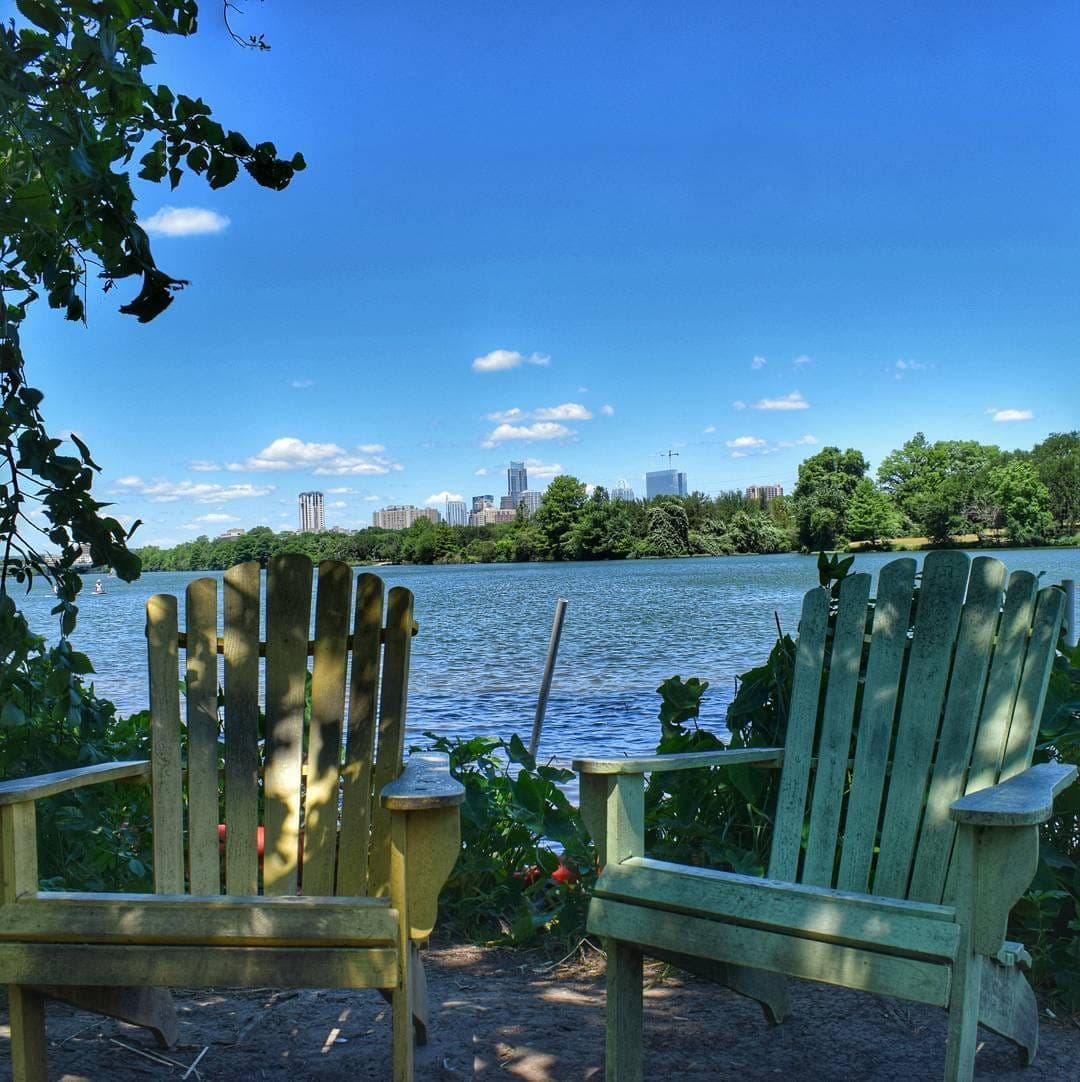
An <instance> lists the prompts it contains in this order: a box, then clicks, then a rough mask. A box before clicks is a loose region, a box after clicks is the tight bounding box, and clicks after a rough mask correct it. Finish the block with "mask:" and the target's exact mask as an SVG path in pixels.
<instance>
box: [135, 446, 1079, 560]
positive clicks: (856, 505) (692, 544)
mask: <svg viewBox="0 0 1080 1082" xmlns="http://www.w3.org/2000/svg"><path fill="white" fill-rule="evenodd" d="M1078 523H1080V432H1064V433H1055V434H1053V435H1051V436H1049V437H1047V439H1045V440H1043V441H1042V442H1041V443H1039V444H1036V445H1035V446H1034V447H1033V448H1032V449H1031V450H1030V451H1002V450H1001V449H1000V448H998V447H995V446H992V445H988V444H982V443H978V442H976V441H974V440H938V441H937V442H936V443H930V442H929V441H927V439H926V437H925V436H924V435H923V434H922V433H921V432H919V433H916V434H915V436H914V437H912V438H911V439H910V440H908V441H907V442H906V443H905V444H904V445H903V446H902V447H900V448H899V449H898V450H895V451H893V452H892V453H891V454H889V455H887V456H886V457H885V459H884V460H883V461H882V463H881V466H880V467H879V468H878V470H877V475H876V478H874V477H871V476H870V473H869V467H868V465H867V461H866V459H865V457H864V456H863V454H862V452H860V451H857V450H855V449H853V448H848V449H847V450H846V451H841V450H840V449H839V448H837V447H825V448H823V449H822V450H821V451H818V452H817V453H816V454H814V455H811V456H810V457H809V458H807V459H806V460H805V461H804V462H803V463H802V464H801V465H800V466H799V480H798V484H797V485H796V487H795V492H794V493H793V494H792V495H791V496H790V497H786V496H781V497H779V498H778V499H774V500H770V501H768V502H767V503H766V502H764V501H757V500H748V499H747V498H746V497H745V496H744V495H743V494H742V493H741V492H738V491H731V492H721V493H720V494H719V495H718V496H713V497H710V496H706V495H704V494H703V493H700V492H694V493H691V494H690V495H689V496H685V497H678V496H663V497H660V498H658V499H654V500H649V501H634V502H626V501H621V500H613V499H611V498H610V497H609V495H608V493H607V491H606V490H605V489H604V488H602V487H596V488H594V489H592V491H591V492H589V491H588V488H587V486H586V485H585V484H583V483H582V482H581V481H579V480H578V479H577V478H576V477H571V476H569V475H563V476H561V477H556V478H555V479H554V480H553V481H552V482H551V484H550V485H549V486H548V489H547V492H546V494H545V496H544V500H543V503H542V504H541V505H540V507H539V509H538V510H537V511H536V512H535V513H534V514H533V515H532V516H528V515H526V514H525V512H524V509H521V510H519V513H518V515H517V518H516V520H515V521H514V522H511V523H505V524H502V525H496V526H449V525H447V524H446V523H444V522H440V523H437V524H436V523H432V522H431V521H429V520H428V519H421V520H419V521H417V522H415V523H413V525H412V526H410V527H409V528H408V529H406V530H385V529H379V528H376V527H369V528H367V529H363V530H357V531H355V532H352V533H348V532H329V533H318V534H313V533H291V532H286V533H274V532H273V531H272V530H271V529H270V528H269V527H266V526H257V527H255V528H254V529H252V530H248V531H247V532H246V533H244V534H243V535H242V536H240V537H219V538H216V539H210V538H209V537H198V538H196V539H195V540H194V541H188V542H185V543H183V544H180V545H177V546H176V547H175V548H171V549H162V548H159V547H156V546H152V545H151V546H147V547H145V548H142V549H139V550H138V555H139V557H140V559H141V560H142V566H143V570H145V571H208V570H222V569H224V568H226V567H230V566H232V565H233V564H235V563H241V562H243V561H245V560H258V561H259V562H260V563H262V564H265V563H266V561H267V560H268V559H269V558H270V557H271V556H275V555H278V554H279V553H283V552H300V553H303V554H305V555H307V556H310V557H311V558H312V559H313V560H315V561H318V560H325V559H334V560H345V561H347V562H351V563H357V564H374V563H383V562H385V563H413V564H432V563H523V562H529V561H549V560H623V559H635V558H642V557H664V556H668V557H670V556H698V555H704V556H725V555H731V554H735V553H750V552H753V553H763V554H768V553H774V552H790V551H792V550H796V549H799V550H802V551H815V550H820V549H836V548H845V547H847V546H848V545H849V544H852V545H853V546H854V547H866V546H869V547H872V548H884V549H888V548H890V547H894V546H893V539H896V538H901V537H904V538H907V537H910V536H912V535H917V536H919V537H921V538H924V539H925V542H924V543H925V544H926V545H928V546H940V545H948V544H953V543H958V542H960V541H962V542H963V543H964V544H968V545H1001V544H1009V545H1021V546H1023V545H1034V544H1047V543H1059V544H1077V543H1080V534H1078V533H1076V532H1075V531H1076V530H1077V526H1078Z"/></svg>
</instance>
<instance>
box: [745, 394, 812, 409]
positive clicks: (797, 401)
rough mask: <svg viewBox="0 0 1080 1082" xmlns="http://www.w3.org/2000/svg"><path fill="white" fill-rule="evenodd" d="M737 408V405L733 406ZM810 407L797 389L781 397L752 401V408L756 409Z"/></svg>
mask: <svg viewBox="0 0 1080 1082" xmlns="http://www.w3.org/2000/svg"><path fill="white" fill-rule="evenodd" d="M735 408H736V409H739V408H741V407H739V406H738V405H736V407H735ZM809 408H810V403H809V402H807V401H806V399H805V398H803V396H802V394H801V393H800V392H799V391H792V392H791V394H787V395H784V397H783V398H763V399H761V400H760V401H759V402H755V403H754V409H756V410H806V409H809Z"/></svg>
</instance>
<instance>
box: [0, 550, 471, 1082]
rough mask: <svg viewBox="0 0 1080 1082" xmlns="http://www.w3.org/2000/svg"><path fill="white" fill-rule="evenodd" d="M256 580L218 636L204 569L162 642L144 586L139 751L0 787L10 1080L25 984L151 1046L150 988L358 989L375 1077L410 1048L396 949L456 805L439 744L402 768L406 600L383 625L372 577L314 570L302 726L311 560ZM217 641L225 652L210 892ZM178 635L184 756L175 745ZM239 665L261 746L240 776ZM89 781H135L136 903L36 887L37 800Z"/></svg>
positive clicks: (162, 626) (21, 1074)
mask: <svg viewBox="0 0 1080 1082" xmlns="http://www.w3.org/2000/svg"><path fill="white" fill-rule="evenodd" d="M267 583H268V585H267V598H268V601H267V634H266V641H265V642H264V643H260V642H259V627H260V619H259V609H258V604H257V602H258V599H259V597H260V594H261V590H260V573H259V568H258V565H256V564H242V565H239V566H238V567H234V568H231V569H229V571H227V572H226V574H225V636H224V639H223V640H221V642H220V644H219V642H218V637H217V635H216V625H217V603H216V581H215V580H213V579H202V580H197V581H196V582H193V583H192V584H191V585H190V586H189V588H188V592H187V604H186V610H187V631H186V633H185V634H184V635H182V636H181V635H180V633H179V631H178V627H177V603H176V599H175V598H172V597H167V596H164V595H158V596H155V597H153V598H151V599H150V601H149V602H148V604H147V611H148V626H147V635H148V644H149V652H150V683H151V691H150V696H151V712H152V756H151V759H150V760H148V761H137V762H126V763H108V764H99V765H95V766H87V767H83V768H80V769H77V770H68V771H61V772H58V773H54V774H47V775H41V776H38V777H32V778H23V779H19V780H16V781H7V782H2V783H0V983H3V984H6V985H7V986H8V998H9V1004H10V1016H11V1034H12V1042H11V1043H12V1065H13V1072H14V1077H15V1079H16V1080H17V1082H38V1080H42V1082H43V1080H44V1079H45V1078H46V1056H45V1025H44V998H45V996H46V995H52V996H57V997H59V998H64V999H67V1000H69V1001H71V1002H74V1003H76V1005H78V1006H82V1007H86V1008H89V1009H92V1010H98V1011H102V1012H104V1013H108V1014H114V1015H116V1016H119V1017H124V1018H127V1019H129V1020H131V1021H134V1022H136V1023H138V1024H141V1025H146V1026H148V1027H149V1028H151V1029H153V1030H154V1031H155V1033H156V1034H157V1035H158V1036H159V1039H161V1040H163V1041H165V1042H168V1041H170V1040H171V1039H174V1038H175V1034H176V1022H175V1016H174V1014H173V1012H172V1006H171V999H170V998H169V996H168V993H167V992H165V991H164V990H163V989H164V988H167V987H169V986H188V987H190V986H205V985H219V986H232V987H252V986H263V985H271V986H275V985H276V986H285V987H320V988H321V987H344V988H377V989H380V990H382V991H383V992H384V994H385V995H387V997H388V998H389V999H390V1000H391V1003H392V1015H393V1018H392V1026H393V1049H394V1064H393V1077H394V1079H396V1080H404V1079H409V1078H411V1077H412V1070H413V1035H414V1029H415V1032H416V1036H417V1037H418V1038H419V1039H420V1040H423V1039H424V1037H425V1031H426V1007H425V994H424V981H423V969H422V967H421V965H420V962H419V957H418V953H417V947H418V946H420V945H422V944H423V943H424V942H425V941H426V940H427V937H428V936H429V935H430V933H431V930H432V928H433V927H434V924H435V917H436V906H437V899H438V894H439V891H440V889H441V887H442V884H443V883H444V882H445V880H446V877H447V876H448V875H449V873H450V870H451V868H452V867H453V864H454V862H455V861H456V859H457V855H458V852H459V849H460V817H459V807H458V806H459V805H460V804H461V802H462V800H463V799H464V789H463V787H462V786H461V785H460V784H459V783H458V782H457V781H455V780H454V779H453V778H451V777H450V774H449V766H448V760H447V757H446V756H445V755H442V754H439V753H430V754H422V755H413V756H412V757H411V758H410V759H409V760H408V762H407V763H403V742H404V718H405V704H406V689H407V682H408V669H409V653H410V645H411V639H412V635H413V633H414V630H415V625H414V621H413V618H412V595H411V594H410V593H409V591H407V590H403V589H401V588H396V589H395V590H391V591H390V596H389V604H388V608H387V610H386V615H387V618H386V623H385V625H384V624H383V618H382V617H383V590H382V583H381V581H380V580H379V579H378V578H377V577H376V576H374V575H362V576H361V577H360V580H359V582H358V584H357V590H356V600H355V607H353V606H351V605H350V600H351V597H352V576H351V572H350V571H349V569H348V568H347V567H346V566H345V565H343V564H337V563H333V562H326V563H323V564H322V565H320V568H319V576H318V587H319V589H318V599H317V603H316V607H315V639H314V642H313V643H312V644H311V650H312V652H313V654H314V666H313V673H312V677H311V701H310V711H309V712H310V723H306V722H305V720H304V719H305V685H306V682H307V673H308V669H307V657H308V653H309V642H308V628H309V620H310V618H311V617H310V613H311V592H312V566H311V562H310V561H309V560H307V559H306V558H304V557H297V556H284V557H277V558H275V559H274V560H272V561H271V563H270V567H269V570H268V574H267ZM350 615H354V616H355V619H354V622H353V632H352V634H351V635H350V634H348V630H349V629H348V624H349V619H350ZM219 646H220V650H221V652H222V653H224V656H225V661H224V666H225V761H226V766H225V778H224V800H225V808H226V816H227V823H228V829H227V831H226V839H225V846H224V847H225V850H226V852H225V859H224V864H225V874H224V883H223V881H222V873H221V856H220V854H219V840H218V839H219V834H218V820H219V805H220V798H221V796H220V790H219V775H218V753H219V742H218V710H217V695H218V665H217V654H218V651H219ZM181 647H183V648H184V650H185V653H186V662H185V669H184V675H185V677H186V702H187V762H186V764H184V763H183V762H182V761H181V754H180V751H181V741H180V730H181V725H180V713H179V702H178V676H179V675H180V669H179V667H178V652H179V649H180V648H181ZM348 655H351V659H352V660H351V665H349V666H347V661H346V659H347V656H348ZM261 656H265V658H266V678H265V687H266V748H267V752H266V764H265V771H263V772H262V773H261V780H260V770H259V764H258V754H257V746H256V744H257V739H258V733H257V728H258V692H259V658H260V657H261ZM347 670H348V672H349V673H350V676H349V700H350V702H349V714H348V725H347V727H346V726H345V722H344V719H345V697H346V672H347ZM230 726H232V729H230ZM343 755H344V758H343ZM106 781H125V782H131V783H147V782H149V783H150V784H151V785H152V788H153V829H154V836H153V847H154V883H155V893H154V894H94V893H84V892H78V893H72V892H48V891H41V890H39V889H38V868H37V852H36V832H35V823H36V814H37V813H36V803H37V801H39V800H41V799H43V798H45V797H49V796H53V795H55V794H57V793H61V792H65V791H68V790H71V789H75V788H78V787H82V786H86V785H93V784H97V783H101V782H106ZM185 793H186V821H185V815H184V808H185V802H184V796H185ZM260 794H261V796H260ZM375 794H378V800H375V799H373V797H374V795H375ZM260 802H262V803H264V804H265V829H266V835H265V837H266V858H265V862H264V867H263V868H262V871H261V874H260V871H259V868H258V864H257V857H256V851H255V835H256V825H257V809H258V806H259V804H260ZM302 831H303V833H304V835H306V836H305V837H304V844H303V846H302V847H301V845H300V837H301V832H302ZM346 832H348V833H347V834H346ZM185 858H186V859H185ZM260 879H261V883H260ZM301 885H302V886H303V889H304V890H305V893H304V894H299V893H298V890H299V889H300V886H301ZM260 886H261V888H262V890H261V893H260V889H259V888H260Z"/></svg>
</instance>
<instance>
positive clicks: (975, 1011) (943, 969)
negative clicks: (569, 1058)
mask: <svg viewBox="0 0 1080 1082" xmlns="http://www.w3.org/2000/svg"><path fill="white" fill-rule="evenodd" d="M969 566H970V575H969ZM914 585H915V561H914V560H912V559H900V560H895V561H893V562H892V563H889V564H887V565H886V566H885V567H884V568H882V571H881V575H880V578H879V580H878V592H877V598H876V600H875V601H874V602H873V603H870V600H869V591H870V576H869V575H864V574H860V575H852V576H850V577H848V578H846V579H845V580H843V582H842V584H841V586H840V591H839V604H838V608H837V611H836V613H835V619H833V620H830V613H829V608H830V604H829V602H830V597H829V591H828V590H825V589H815V590H811V591H810V593H808V594H807V595H806V599H805V601H804V603H803V609H802V618H801V621H800V624H799V642H798V650H797V654H796V661H795V675H794V686H793V688H792V693H791V704H790V715H789V722H788V729H787V736H786V746H785V747H784V748H783V749H779V748H771V749H770V748H765V749H761V748H758V749H734V750H729V751H721V752H716V753H712V752H706V753H695V754H686V755H672V756H655V757H649V758H640V759H582V760H578V761H577V762H576V763H575V767H576V769H577V770H578V771H580V773H581V807H582V811H583V813H584V815H585V820H586V823H587V825H588V826H589V829H590V830H591V831H592V834H593V837H594V839H596V841H597V844H598V846H599V850H600V860H601V866H602V871H601V874H600V877H599V880H598V882H597V886H596V894H595V897H594V899H593V901H592V902H591V905H590V909H589V918H588V927H589V930H590V931H591V932H593V933H596V934H599V935H602V936H604V937H605V938H606V941H607V947H608V975H607V994H608V1001H607V1020H608V1021H607V1044H606V1056H607V1077H608V1078H609V1079H618V1080H620V1082H629V1080H634V1079H640V1078H641V1077H642V1048H641V1021H642V997H641V959H642V955H643V954H647V955H649V956H653V957H658V958H661V959H665V960H668V961H672V962H675V963H676V964H679V965H681V966H683V967H684V968H686V969H688V970H691V971H694V972H697V973H700V974H703V975H705V976H708V977H711V978H713V979H715V980H718V981H720V982H722V983H725V984H728V985H729V986H730V987H732V988H734V989H735V990H736V991H738V992H741V993H743V994H746V995H749V996H752V997H753V998H755V999H757V1000H758V1001H760V1002H761V1003H762V1005H763V1007H764V1008H765V1011H766V1015H767V1016H768V1017H770V1018H771V1019H772V1020H773V1021H780V1020H782V1018H783V1017H784V1016H785V1015H786V1014H787V1013H788V1005H787V998H786V991H785V988H784V979H785V976H795V977H802V978H808V979H811V980H817V981H824V982H827V983H831V984H838V985H842V986H845V987H848V988H856V989H863V990H865V991H868V992H874V993H878V994H883V995H890V996H898V997H900V998H904V999H910V1000H915V1001H919V1002H923V1003H933V1004H937V1005H938V1006H942V1007H945V1008H947V1009H948V1012H949V1029H948V1046H947V1049H946V1056H945V1078H946V1079H947V1080H956V1079H970V1078H971V1077H972V1073H973V1070H974V1058H975V1036H976V1029H977V1026H978V1025H979V1024H980V1023H981V1024H982V1025H985V1026H987V1027H989V1028H990V1029H992V1030H995V1031H996V1032H998V1033H1001V1034H1003V1035H1004V1036H1006V1037H1008V1038H1010V1039H1011V1040H1012V1041H1014V1042H1016V1044H1018V1045H1019V1047H1020V1049H1021V1052H1022V1055H1023V1056H1024V1058H1025V1060H1026V1061H1030V1060H1031V1058H1032V1057H1033V1056H1034V1055H1035V1050H1036V1046H1037V1043H1038V1014H1037V1010H1036V1004H1035V999H1034V996H1033V994H1032V991H1031V988H1030V986H1029V985H1028V983H1027V980H1026V978H1025V977H1024V973H1023V971H1024V969H1025V968H1027V967H1028V966H1029V965H1030V956H1029V955H1027V953H1026V952H1025V951H1024V949H1023V948H1022V947H1021V946H1020V945H1019V944H1015V943H1009V942H1007V941H1006V938H1005V928H1006V921H1007V918H1008V914H1009V910H1010V909H1011V908H1012V906H1013V905H1014V904H1015V902H1016V901H1017V899H1018V898H1019V897H1020V896H1021V894H1022V893H1023V892H1024V891H1025V890H1026V889H1027V887H1028V886H1029V884H1030V882H1031V879H1032V876H1033V875H1034V872H1035V866H1036V861H1037V859H1038V847H1039V824H1040V823H1042V822H1044V821H1046V820H1047V819H1048V818H1049V817H1050V814H1051V805H1052V802H1053V798H1054V796H1055V794H1057V793H1058V792H1059V791H1060V790H1061V789H1063V788H1064V787H1065V786H1066V785H1068V784H1070V783H1071V782H1072V781H1073V780H1074V779H1075V778H1076V768H1075V767H1073V766H1070V765H1065V764H1059V763H1047V764H1041V765H1038V766H1031V765H1030V764H1031V759H1032V753H1033V749H1034V745H1035V738H1036V732H1037V728H1038V721H1039V715H1040V712H1041V710H1042V705H1043V701H1044V698H1045V695H1046V687H1047V681H1048V679H1049V675H1050V669H1051V665H1052V661H1053V653H1054V647H1055V644H1056V641H1057V637H1058V631H1059V627H1060V624H1061V618H1062V611H1063V601H1064V595H1063V594H1062V592H1061V591H1060V590H1057V589H1055V588H1053V587H1048V588H1045V589H1042V590H1039V591H1038V592H1036V582H1035V578H1034V576H1032V575H1030V574H1028V573H1026V572H1016V573H1014V574H1013V575H1012V576H1011V577H1010V579H1009V583H1008V589H1007V590H1006V589H1005V586H1006V583H1005V568H1004V567H1003V565H1002V564H1001V563H1000V561H998V560H995V559H989V558H985V557H979V558H977V559H975V560H974V562H973V563H970V562H969V560H968V557H967V556H965V555H964V554H963V553H960V552H938V553H930V554H929V555H928V556H927V557H926V561H925V564H924V566H923V574H922V581H921V588H920V589H919V591H918V594H917V603H915V604H914V605H913V596H914V595H913V589H914ZM913 609H914V611H913ZM912 624H913V625H914V630H913V632H911V631H910V629H911V627H912ZM826 659H828V664H827V665H826ZM735 763H757V764H760V765H762V766H775V767H782V773H781V777H780V783H779V790H778V798H777V807H776V813H775V819H774V834H773V842H772V851H771V855H770V862H769V870H768V877H767V878H764V879H761V878H756V877H753V876H745V875H736V874H729V873H725V872H717V871H710V870H704V869H701V868H696V867H687V866H682V865H678V864H672V863H667V862H662V861H657V860H652V859H650V858H649V857H648V856H647V855H646V853H645V848H644V817H643V782H644V775H645V774H646V773H648V772H650V771H663V770H687V769H691V768H694V767H720V766H724V765H726V764H728V765H729V764H735ZM690 945H692V947H691V946H690ZM688 950H692V954H688V953H687V952H688ZM718 1055H722V1053H718ZM721 1070H722V1067H721V1065H720V1064H718V1065H717V1074H718V1077H719V1076H720V1073H721Z"/></svg>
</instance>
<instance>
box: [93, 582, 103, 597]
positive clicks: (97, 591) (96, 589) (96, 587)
mask: <svg viewBox="0 0 1080 1082" xmlns="http://www.w3.org/2000/svg"><path fill="white" fill-rule="evenodd" d="M94 593H95V594H103V593H105V586H104V585H103V584H102V581H101V579H98V580H97V582H95V583H94Z"/></svg>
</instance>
